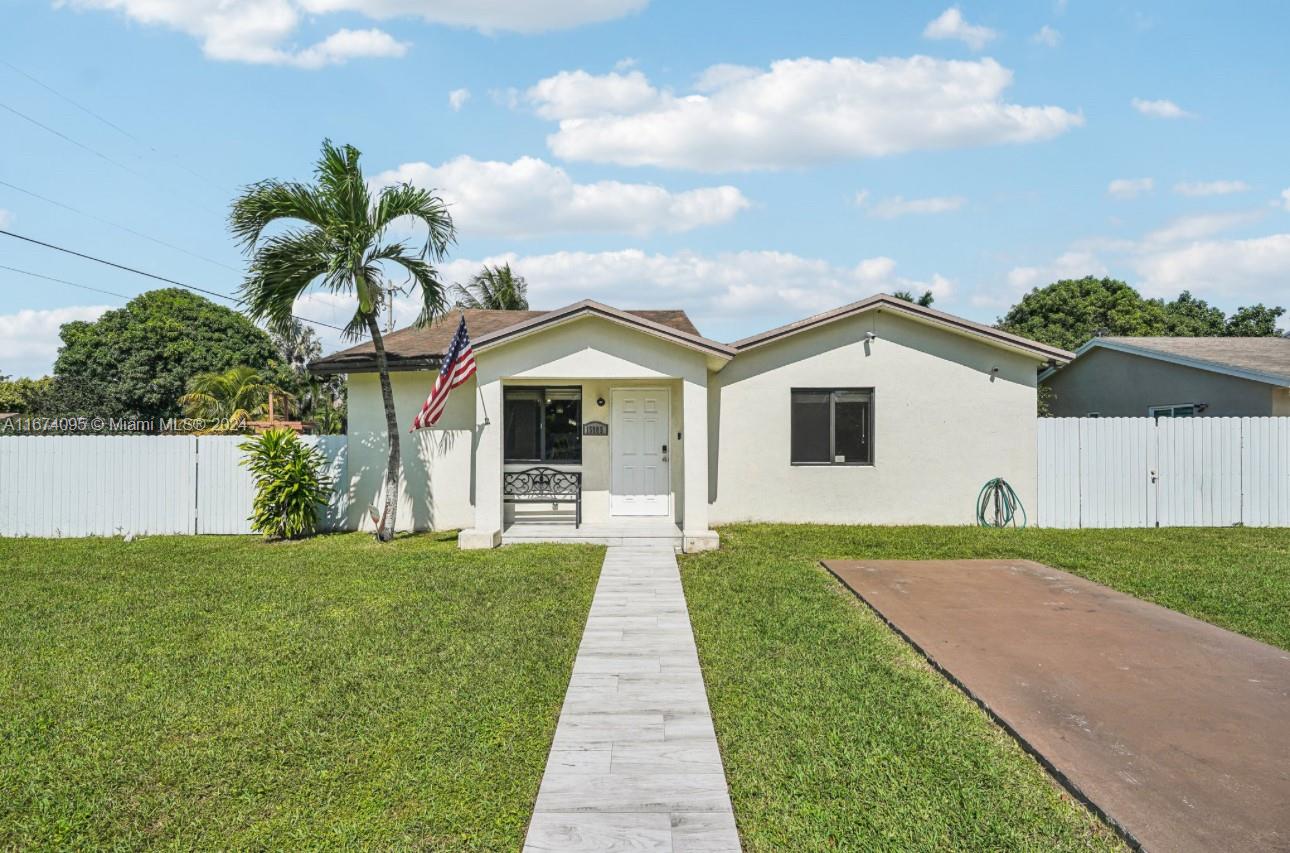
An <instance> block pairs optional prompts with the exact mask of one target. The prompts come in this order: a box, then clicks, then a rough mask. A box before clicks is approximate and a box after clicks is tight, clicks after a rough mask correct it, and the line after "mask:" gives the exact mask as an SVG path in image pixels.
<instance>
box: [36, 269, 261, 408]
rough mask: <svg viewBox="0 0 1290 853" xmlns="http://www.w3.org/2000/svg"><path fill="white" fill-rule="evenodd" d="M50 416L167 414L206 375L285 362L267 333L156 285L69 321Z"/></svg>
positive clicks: (230, 313) (218, 308) (180, 292)
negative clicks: (94, 316)
mask: <svg viewBox="0 0 1290 853" xmlns="http://www.w3.org/2000/svg"><path fill="white" fill-rule="evenodd" d="M59 334H60V336H61V337H62V339H63V346H62V349H60V350H59V353H58V360H57V361H56V362H55V363H54V375H55V383H54V389H53V398H54V400H53V402H52V403H51V405H52V406H54V407H55V408H56V409H57V410H56V411H51V412H49V414H63V415H67V414H88V415H102V416H104V417H138V418H152V417H156V418H166V417H175V416H178V415H179V414H180V402H179V398H180V397H181V396H183V395H184V393H185V392H186V391H187V390H188V383H189V382H190V381H191V380H192V378H193V377H194V376H197V375H198V374H201V373H211V372H219V371H225V370H228V369H230V368H233V367H237V366H239V365H247V366H249V367H251V368H254V369H255V370H258V371H262V372H263V373H265V374H266V376H270V377H272V376H274V375H276V374H277V373H278V372H279V371H280V370H281V369H282V368H281V364H280V363H279V360H278V359H279V356H278V353H277V350H276V349H275V348H274V346H273V342H272V341H271V340H270V339H269V336H268V335H267V334H265V333H264V332H263V331H261V330H260V329H258V328H256V326H255V324H254V323H252V322H251V321H249V320H248V319H247V318H246V317H243V316H242V315H241V314H239V313H237V312H236V311H233V310H230V309H228V308H225V307H224V306H222V305H216V304H215V303H214V302H211V301H210V300H209V299H206V298H205V297H202V296H199V295H197V294H196V293H192V292H190V291H187V290H182V289H179V288H168V289H164V290H152V291H149V292H147V293H144V294H142V295H140V296H137V297H135V298H134V299H132V300H130V301H129V302H128V303H127V304H126V305H125V306H124V307H123V308H119V309H116V310H113V311H108V312H106V313H104V314H103V316H101V317H100V318H99V319H98V320H95V321H93V322H81V321H77V322H72V323H65V324H64V325H63V327H62V329H61V330H60V332H59Z"/></svg>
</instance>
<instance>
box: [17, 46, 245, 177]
mask: <svg viewBox="0 0 1290 853" xmlns="http://www.w3.org/2000/svg"><path fill="white" fill-rule="evenodd" d="M0 65H4V66H5V67H7V68H8V69H9V70H10V71H13V72H14V73H16V74H21V75H22V76H23V77H26V78H27V79H28V80H30V81H31V82H33V83H35V84H36V85H37V86H39V87H40V88H42V89H44V90H45V91H47V92H50V93H51V94H53V95H54V96H55V97H57V98H60V99H62V100H64V101H66V102H67V103H69V104H71V105H72V106H74V107H76V109H78V110H80V111H81V112H83V113H85V114H86V115H88V116H90V117H91V118H94V119H96V120H98V121H100V122H102V123H103V124H105V125H107V126H108V127H110V128H112V129H113V130H115V131H116V132H117V133H119V134H121V135H122V136H124V137H126V138H127V139H130V140H131V141H132V142H134V143H135V144H137V145H141V146H143V147H144V148H147V149H148V150H149V151H151V152H152V153H154V154H157V155H158V156H162V157H164V158H165V159H167V160H170V161H172V162H174V164H175V165H176V166H178V167H179V168H180V169H183V170H184V171H185V172H187V173H188V174H190V175H192V176H193V177H194V178H198V179H199V180H202V181H204V182H206V183H207V184H208V185H210V186H211V187H214V188H215V189H220V188H219V187H216V186H215V183H214V182H213V181H211V180H210V179H209V178H206V177H204V176H203V175H201V174H199V173H197V172H194V171H193V170H192V169H189V168H188V167H187V166H185V165H184V164H183V163H181V162H179V160H178V158H176V157H172V156H170V155H168V154H165V153H163V152H162V151H160V150H158V149H157V147H156V146H154V145H153V144H152V143H150V142H147V141H145V140H143V139H141V138H139V137H138V136H136V135H134V134H133V133H131V132H130V131H128V130H126V129H125V128H124V127H122V126H121V125H119V124H117V123H116V122H114V121H112V120H110V119H108V118H105V117H104V116H102V115H100V114H99V113H97V112H95V111H94V110H92V109H90V108H89V107H87V106H85V105H84V104H82V103H80V102H79V101H76V100H74V99H73V98H71V97H70V96H68V95H65V94H63V93H62V92H60V91H58V90H57V89H55V88H54V87H53V86H51V85H49V84H48V83H46V82H44V81H43V80H40V79H39V78H37V77H36V76H34V75H33V74H30V73H29V72H27V71H23V70H22V69H21V68H19V67H18V66H16V65H14V64H13V63H12V62H9V61H7V60H4V59H0Z"/></svg>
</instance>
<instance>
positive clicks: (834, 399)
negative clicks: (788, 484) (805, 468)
mask: <svg viewBox="0 0 1290 853" xmlns="http://www.w3.org/2000/svg"><path fill="white" fill-rule="evenodd" d="M790 405H791V412H790V427H791V438H790V442H791V448H790V455H789V458H790V461H791V462H792V464H794V465H872V464H873V389H872V388H794V389H793V390H792V392H791V403H790Z"/></svg>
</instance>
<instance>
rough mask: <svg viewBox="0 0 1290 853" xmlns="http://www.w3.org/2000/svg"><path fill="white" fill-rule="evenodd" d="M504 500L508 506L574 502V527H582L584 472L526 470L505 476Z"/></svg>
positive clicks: (503, 483)
mask: <svg viewBox="0 0 1290 853" xmlns="http://www.w3.org/2000/svg"><path fill="white" fill-rule="evenodd" d="M502 498H503V500H505V501H507V502H508V503H534V504H539V503H572V504H573V505H574V512H573V519H574V521H573V526H574V527H575V528H577V527H581V526H582V473H581V472H579V471H560V470H557V469H555V468H546V467H538V468H525V469H524V470H523V471H507V472H505V474H503V475H502Z"/></svg>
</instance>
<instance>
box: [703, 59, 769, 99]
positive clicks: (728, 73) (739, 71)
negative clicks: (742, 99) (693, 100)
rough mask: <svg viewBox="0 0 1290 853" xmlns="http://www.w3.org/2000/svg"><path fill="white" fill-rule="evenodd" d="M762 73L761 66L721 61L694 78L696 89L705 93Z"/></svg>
mask: <svg viewBox="0 0 1290 853" xmlns="http://www.w3.org/2000/svg"><path fill="white" fill-rule="evenodd" d="M760 73H761V69H760V68H754V67H752V66H751V65H731V64H730V63H727V62H720V63H717V64H716V65H712V66H709V67H708V68H705V69H704V70H703V71H702V72H700V73H699V76H698V77H696V78H694V91H696V92H702V93H705V94H706V93H708V92H715V91H717V90H718V89H722V88H724V87H726V86H729V85H731V84H732V83H740V82H743V81H744V80H748V79H751V78H753V77H756V76H757V75H758V74H760Z"/></svg>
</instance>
